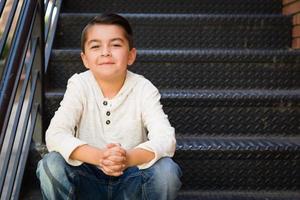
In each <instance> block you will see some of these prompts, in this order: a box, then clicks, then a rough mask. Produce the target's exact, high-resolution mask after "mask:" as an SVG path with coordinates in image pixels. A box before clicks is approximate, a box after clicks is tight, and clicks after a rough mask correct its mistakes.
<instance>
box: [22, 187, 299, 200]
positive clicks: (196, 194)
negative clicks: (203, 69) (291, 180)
mask: <svg viewBox="0 0 300 200" xmlns="http://www.w3.org/2000/svg"><path fill="white" fill-rule="evenodd" d="M41 198H42V196H41V192H40V191H39V189H32V190H30V191H28V192H26V193H25V194H24V195H23V196H22V197H21V198H20V200H40V199H41ZM299 198H300V194H299V193H297V192H289V191H265V192H257V191H253V192H250V191H244V192H243V191H228V192H223V191H180V192H179V195H178V197H177V198H176V200H299Z"/></svg>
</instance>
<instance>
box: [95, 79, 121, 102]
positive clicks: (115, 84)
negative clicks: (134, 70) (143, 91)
mask: <svg viewBox="0 0 300 200" xmlns="http://www.w3.org/2000/svg"><path fill="white" fill-rule="evenodd" d="M125 79H126V75H125V76H124V77H122V78H120V79H117V80H101V79H97V83H98V85H99V86H100V89H101V91H102V94H103V96H104V97H105V98H108V99H112V98H114V97H115V96H116V95H117V94H118V92H119V91H120V90H121V88H122V87H123V85H124V82H125Z"/></svg>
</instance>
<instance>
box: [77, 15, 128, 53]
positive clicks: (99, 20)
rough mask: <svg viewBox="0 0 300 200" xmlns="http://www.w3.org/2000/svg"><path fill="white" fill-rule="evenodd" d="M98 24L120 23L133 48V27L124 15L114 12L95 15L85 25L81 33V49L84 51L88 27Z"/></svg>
mask: <svg viewBox="0 0 300 200" xmlns="http://www.w3.org/2000/svg"><path fill="white" fill-rule="evenodd" d="M96 24H107V25H118V26H120V27H122V28H123V29H124V31H125V37H126V39H127V40H128V43H129V49H130V50H131V49H132V48H133V33H132V28H131V26H130V24H129V22H128V21H127V19H125V18H124V17H122V16H120V15H117V14H114V13H104V14H101V15H98V16H96V17H94V18H93V19H92V20H91V21H89V23H88V24H87V25H86V26H85V27H84V29H83V30H82V33H81V51H82V52H84V44H85V42H86V35H87V32H88V29H89V28H90V27H92V26H94V25H96Z"/></svg>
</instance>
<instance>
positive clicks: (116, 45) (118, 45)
mask: <svg viewBox="0 0 300 200" xmlns="http://www.w3.org/2000/svg"><path fill="white" fill-rule="evenodd" d="M113 46H114V47H120V46H121V44H113Z"/></svg>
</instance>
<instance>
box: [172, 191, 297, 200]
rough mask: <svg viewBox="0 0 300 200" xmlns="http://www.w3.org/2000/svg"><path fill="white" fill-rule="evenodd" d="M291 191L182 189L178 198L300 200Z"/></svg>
mask: <svg viewBox="0 0 300 200" xmlns="http://www.w3.org/2000/svg"><path fill="white" fill-rule="evenodd" d="M299 199H300V193H299V192H289V191H280V192H279V191H182V192H181V193H179V195H178V197H177V199H176V200H299Z"/></svg>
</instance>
